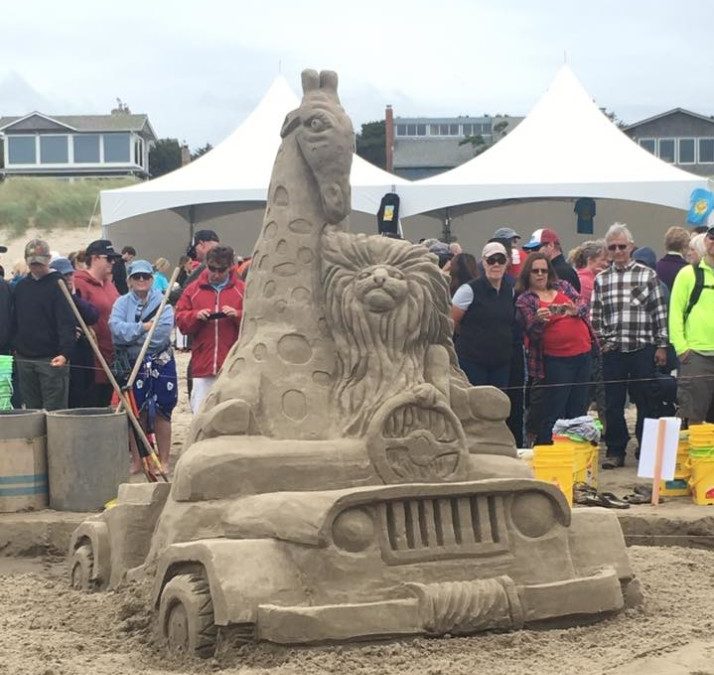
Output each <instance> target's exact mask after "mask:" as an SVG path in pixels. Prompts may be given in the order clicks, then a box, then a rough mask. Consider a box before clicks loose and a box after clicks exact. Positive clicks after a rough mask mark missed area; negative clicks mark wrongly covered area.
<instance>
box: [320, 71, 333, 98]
mask: <svg viewBox="0 0 714 675" xmlns="http://www.w3.org/2000/svg"><path fill="white" fill-rule="evenodd" d="M320 89H329V90H330V91H333V92H335V94H336V93H337V73H336V72H335V71H334V70H323V71H321V72H320Z"/></svg>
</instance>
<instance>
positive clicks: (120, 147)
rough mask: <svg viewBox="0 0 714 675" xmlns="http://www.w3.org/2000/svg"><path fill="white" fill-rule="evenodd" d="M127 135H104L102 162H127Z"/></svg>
mask: <svg viewBox="0 0 714 675" xmlns="http://www.w3.org/2000/svg"><path fill="white" fill-rule="evenodd" d="M130 150H131V147H130V145H129V134H104V161H105V162H128V161H129V152H130Z"/></svg>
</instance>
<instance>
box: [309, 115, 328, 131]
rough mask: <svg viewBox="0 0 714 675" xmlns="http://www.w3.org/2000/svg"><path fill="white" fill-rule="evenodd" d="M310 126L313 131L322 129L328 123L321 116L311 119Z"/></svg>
mask: <svg viewBox="0 0 714 675" xmlns="http://www.w3.org/2000/svg"><path fill="white" fill-rule="evenodd" d="M309 126H310V129H312V131H322V130H323V129H324V128H325V126H326V125H325V123H324V122H323V121H322V120H321V119H320V118H319V117H313V118H312V119H311V120H310V121H309Z"/></svg>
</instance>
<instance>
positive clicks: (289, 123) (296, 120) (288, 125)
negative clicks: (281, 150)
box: [280, 110, 300, 138]
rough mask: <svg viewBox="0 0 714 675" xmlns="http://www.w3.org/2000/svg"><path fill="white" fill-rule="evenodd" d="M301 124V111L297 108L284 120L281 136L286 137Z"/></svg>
mask: <svg viewBox="0 0 714 675" xmlns="http://www.w3.org/2000/svg"><path fill="white" fill-rule="evenodd" d="M299 124H300V113H299V112H298V111H297V110H293V111H292V112H289V113H288V114H287V115H286V116H285V121H284V122H283V128H282V129H281V130H280V138H285V137H286V136H288V135H289V134H290V133H292V131H293V129H295V127H297V126H298V125H299Z"/></svg>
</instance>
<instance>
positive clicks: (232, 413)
mask: <svg viewBox="0 0 714 675" xmlns="http://www.w3.org/2000/svg"><path fill="white" fill-rule="evenodd" d="M204 415H205V417H204V420H202V425H201V432H202V436H203V438H215V437H216V436H234V435H246V434H249V433H250V428H251V417H252V412H251V407H250V405H249V404H248V403H246V402H245V401H244V400H243V399H229V400H228V401H223V402H222V403H219V404H218V405H216V406H215V407H213V408H211V410H210V411H208V412H207V413H204Z"/></svg>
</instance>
